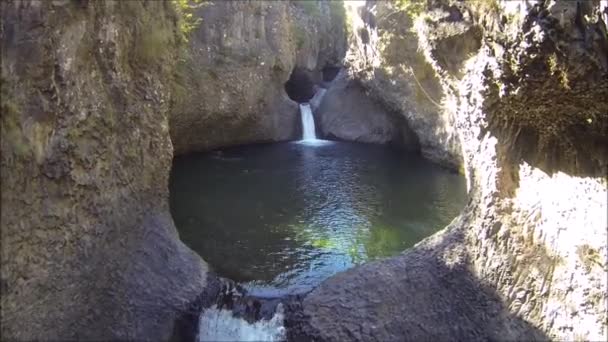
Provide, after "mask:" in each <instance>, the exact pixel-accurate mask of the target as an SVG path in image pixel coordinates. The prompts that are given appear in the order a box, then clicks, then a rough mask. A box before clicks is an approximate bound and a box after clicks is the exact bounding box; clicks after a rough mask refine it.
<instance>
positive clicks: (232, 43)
mask: <svg viewBox="0 0 608 342" xmlns="http://www.w3.org/2000/svg"><path fill="white" fill-rule="evenodd" d="M195 14H196V15H197V16H198V17H200V18H201V19H202V23H203V24H202V25H200V26H199V27H198V29H197V30H196V31H195V32H194V33H193V36H192V38H191V40H190V47H189V51H188V53H187V54H186V55H185V56H184V57H183V58H182V60H180V62H179V65H178V68H179V70H178V82H177V87H176V88H177V96H176V100H175V105H174V107H173V108H172V113H171V118H170V123H171V125H170V127H171V137H172V140H173V144H174V147H175V151H176V153H184V152H188V151H201V150H209V149H213V148H216V147H221V146H229V145H237V144H245V143H256V142H269V141H283V140H294V139H298V138H299V137H300V135H301V125H300V114H299V108H298V105H297V103H296V102H295V101H294V100H292V99H290V98H289V96H288V93H287V92H286V91H285V84H286V83H288V81H290V79H291V78H293V77H295V78H297V80H296V81H297V82H294V83H296V84H295V85H294V87H293V88H294V92H295V93H294V94H292V96H293V97H294V99H295V100H302V101H304V100H307V99H309V98H310V97H312V94H314V91H313V89H312V86H313V85H314V84H320V83H321V82H322V70H323V68H325V67H327V66H339V65H341V63H342V59H343V56H344V54H345V52H346V36H345V34H344V29H345V28H344V20H345V18H344V12H343V10H342V8H341V7H340V6H336V5H335V4H332V3H328V2H319V3H316V2H310V1H294V2H287V1H267V2H263V1H252V2H245V1H217V2H213V3H207V4H204V5H203V6H202V7H201V8H200V9H199V10H198V11H197V12H196V13H195ZM288 89H289V87H288ZM298 92H299V93H304V95H306V94H309V96H308V97H306V96H304V99H301V98H300V96H299V94H298Z"/></svg>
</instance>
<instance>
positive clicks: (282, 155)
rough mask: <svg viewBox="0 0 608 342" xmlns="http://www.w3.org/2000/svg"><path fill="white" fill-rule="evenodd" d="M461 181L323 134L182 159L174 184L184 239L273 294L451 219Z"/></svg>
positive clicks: (397, 247)
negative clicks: (315, 139) (307, 140)
mask: <svg viewBox="0 0 608 342" xmlns="http://www.w3.org/2000/svg"><path fill="white" fill-rule="evenodd" d="M465 189H466V185H465V181H464V178H462V176H460V175H458V174H454V173H451V172H449V171H447V170H445V169H443V168H440V167H438V166H436V165H434V164H431V163H430V162H428V161H426V160H423V159H422V158H420V157H419V156H417V155H408V154H404V152H402V151H396V150H391V149H387V148H386V147H381V146H376V145H366V144H356V143H345V142H326V141H325V142H323V141H320V142H317V143H312V144H305V143H297V142H295V143H293V142H292V143H280V144H269V145H255V146H244V147H237V148H230V149H225V150H223V151H219V152H217V151H216V152H211V153H207V154H192V155H188V156H184V157H178V158H176V159H175V161H174V165H173V171H172V174H171V184H170V190H171V211H172V214H173V218H174V220H175V223H176V225H177V228H178V230H179V233H180V237H181V239H182V240H183V241H184V242H185V243H186V244H187V245H189V246H190V247H191V248H192V249H193V250H195V251H196V252H198V253H199V254H200V255H201V256H202V257H203V258H204V259H205V260H206V261H207V262H208V263H209V264H210V265H211V266H212V267H213V268H214V269H215V270H216V271H217V272H218V273H219V274H220V275H222V276H225V277H228V278H230V279H233V280H236V281H239V282H241V283H242V284H243V285H244V286H245V287H246V288H248V289H249V291H250V292H251V294H253V295H258V296H270V297H275V296H280V295H284V294H296V293H303V292H307V291H309V290H311V289H313V288H314V287H315V286H317V285H318V284H319V283H320V282H321V281H323V280H325V279H326V278H328V277H330V276H331V275H333V274H335V273H337V272H340V271H343V270H345V269H348V268H350V267H353V266H354V265H356V264H359V263H363V262H366V261H369V260H373V259H377V258H382V257H388V256H392V255H395V254H398V253H399V252H401V251H403V250H404V249H406V248H408V247H411V246H413V245H414V244H415V243H416V242H418V241H420V240H421V239H423V238H425V237H427V236H429V235H431V234H432V233H433V232H435V231H437V230H439V229H441V228H443V227H444V226H446V225H447V224H448V223H449V222H450V221H451V220H452V219H453V218H454V217H456V215H457V214H458V213H459V211H460V210H461V209H462V207H463V206H464V203H465V202H464V201H465V191H466V190H465Z"/></svg>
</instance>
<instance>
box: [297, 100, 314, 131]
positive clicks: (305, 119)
mask: <svg viewBox="0 0 608 342" xmlns="http://www.w3.org/2000/svg"><path fill="white" fill-rule="evenodd" d="M300 113H301V115H302V140H317V134H316V133H315V119H314V117H313V116H312V110H311V109H310V105H309V104H308V103H300Z"/></svg>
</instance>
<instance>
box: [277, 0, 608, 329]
mask: <svg viewBox="0 0 608 342" xmlns="http://www.w3.org/2000/svg"><path fill="white" fill-rule="evenodd" d="M376 5H378V6H380V5H382V3H379V4H376ZM376 5H375V4H370V3H368V4H367V5H366V6H365V10H361V13H367V12H365V11H370V12H371V13H372V14H373V13H374V12H373V11H374V10H375V6H376ZM600 10H601V8H600V6H599V4H598V3H593V2H586V3H578V4H577V3H576V2H565V1H564V2H557V3H546V4H545V3H544V2H540V3H529V2H523V1H522V2H515V1H507V2H500V3H499V2H492V1H487V2H485V1H484V2H457V1H454V2H452V1H436V2H433V3H432V4H431V5H430V7H427V8H426V9H425V11H424V13H422V15H420V16H418V17H417V19H416V20H414V21H413V22H412V25H413V27H414V28H415V29H416V32H417V40H418V41H417V44H418V47H419V48H420V50H421V52H422V54H423V56H424V58H425V63H428V64H429V65H430V66H431V67H432V69H433V70H434V71H435V72H436V74H437V75H439V76H440V77H438V78H437V80H438V82H439V83H440V89H441V93H442V94H443V97H442V103H445V106H442V107H441V108H440V110H441V111H445V112H446V113H444V114H442V115H444V116H445V117H448V118H452V119H451V120H452V122H453V125H454V128H455V130H456V134H457V136H458V139H459V141H460V146H461V148H462V161H463V168H464V171H465V173H466V176H467V180H468V184H469V196H470V202H469V204H468V205H467V207H466V208H465V210H464V212H463V214H462V215H461V216H460V217H459V218H458V219H456V220H455V221H454V222H453V223H452V224H451V225H450V226H448V227H447V228H446V229H445V230H444V231H442V232H441V233H440V234H438V235H436V236H433V237H431V238H429V239H427V240H425V241H423V242H421V243H420V244H418V245H417V246H416V247H414V248H413V249H412V250H411V251H407V252H405V253H404V254H402V255H400V256H398V257H396V258H391V259H388V260H385V261H380V262H377V263H373V264H369V265H364V266H362V267H359V268H355V269H352V270H349V271H347V272H345V273H343V274H338V275H336V276H335V277H333V278H330V279H329V280H328V281H327V282H326V283H324V284H323V285H322V286H320V287H319V288H318V289H316V290H315V291H313V292H312V293H311V294H309V295H308V296H307V297H306V298H304V300H303V301H302V304H301V307H300V308H299V310H298V309H295V310H294V312H295V314H293V315H292V316H290V317H291V318H290V320H289V321H288V323H289V324H290V327H291V333H292V337H295V338H309V337H314V338H315V339H318V340H344V339H349V340H361V341H368V340H390V339H399V340H403V339H410V340H416V341H418V340H436V339H437V338H438V337H439V338H440V339H441V338H445V339H452V338H457V339H462V340H487V339H517V340H520V339H526V340H529V339H549V338H550V339H559V340H605V339H606V338H607V334H608V332H607V327H606V322H607V317H606V309H607V308H606V303H607V297H606V296H607V293H608V291H607V290H608V289H607V284H606V272H607V270H608V265H607V263H606V260H607V246H606V241H607V227H606V222H607V203H606V198H607V190H606V179H605V178H604V176H605V174H606V170H607V169H606V156H608V153H607V152H608V151H606V148H607V146H608V145H607V144H606V139H607V137H608V131H607V127H608V101H606V100H605V99H607V98H608V88H607V86H606V85H607V83H606V82H608V81H607V80H608V71H607V65H606V56H608V54H607V53H608V49H606V41H607V39H608V38H607V37H606V28H605V23H604V22H603V21H602V19H601V15H600V14H599V13H600ZM389 13H390V11H389ZM412 14H414V15H416V13H413V12H411V11H410V12H409V14H408V11H404V12H403V13H401V14H400V15H406V16H408V17H410V16H411V15H412ZM366 16H367V17H368V18H369V14H366ZM380 20H381V19H380V18H377V19H376V21H375V22H376V23H378V22H380ZM385 20H386V19H385ZM410 20H411V18H410ZM378 25H379V26H381V25H382V24H381V23H378ZM368 26H369V25H368ZM369 36H370V37H371V38H370V39H369V40H368V41H370V42H373V41H374V37H375V36H374V34H370V35H369ZM369 51H370V50H366V51H364V52H367V53H368V55H367V56H368V57H369V58H371V57H373V54H372V55H371V57H370V55H369ZM463 53H464V55H463ZM355 62H360V61H359V60H357V59H355ZM377 65H379V66H380V67H382V64H381V63H380V61H378V64H377ZM392 66H393V65H391V64H388V65H385V66H384V68H385V69H387V71H388V70H390V67H392ZM374 82H375V81H374ZM414 84H415V86H420V84H416V82H415V81H414ZM411 87H414V85H411ZM387 96H388V99H387V101H389V102H390V101H391V98H390V94H388V95H387ZM412 115H414V116H416V115H421V113H420V112H414V114H412ZM421 120H424V119H421ZM412 128H413V129H414V130H416V125H415V124H413V125H412ZM437 129H438V130H439V131H440V127H438V128H437ZM417 132H418V133H419V136H420V141H421V144H422V145H423V149H424V146H425V145H424V144H425V143H424V139H425V138H424V137H423V135H421V134H420V132H421V131H420V130H417ZM439 141H441V140H439ZM428 146H429V145H427V147H428ZM429 270H430V271H429ZM471 289H473V291H471Z"/></svg>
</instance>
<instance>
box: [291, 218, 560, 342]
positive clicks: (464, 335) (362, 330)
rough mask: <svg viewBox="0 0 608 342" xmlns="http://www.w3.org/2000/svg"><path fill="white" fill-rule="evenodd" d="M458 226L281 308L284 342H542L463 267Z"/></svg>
mask: <svg viewBox="0 0 608 342" xmlns="http://www.w3.org/2000/svg"><path fill="white" fill-rule="evenodd" d="M462 246H464V234H463V233H462V231H459V230H458V229H451V230H447V231H446V232H444V233H442V234H440V235H438V236H434V237H432V238H430V239H427V240H425V241H423V242H422V243H421V244H420V245H418V246H417V247H415V248H413V249H411V250H409V251H407V252H405V253H403V254H402V255H400V256H398V257H395V258H390V259H386V260H382V261H379V262H373V263H369V264H365V265H363V266H361V267H357V268H354V269H351V270H348V271H346V272H343V273H340V274H338V275H336V276H334V277H332V278H330V279H329V280H327V281H325V282H324V283H323V284H321V286H320V287H319V288H317V289H316V290H314V291H313V292H311V293H310V294H309V295H307V296H306V297H305V298H304V299H303V300H301V301H292V302H291V303H289V304H288V305H287V306H286V307H287V310H286V311H287V315H286V322H285V326H286V328H287V331H288V338H289V340H292V341H309V340H315V341H406V340H407V341H427V340H428V341H447V340H450V341H481V340H483V341H487V340H548V339H549V338H548V337H547V336H546V335H545V334H544V333H543V332H542V331H540V330H539V329H538V328H536V327H534V326H532V325H531V324H529V323H528V322H526V321H524V320H523V319H521V318H519V317H517V316H514V315H512V314H510V313H509V312H508V311H507V308H506V307H505V304H504V303H503V302H502V301H501V299H500V298H499V296H498V294H497V293H496V292H495V290H494V289H493V288H491V287H490V286H487V285H485V284H484V283H483V282H482V281H481V280H479V279H477V278H476V276H475V275H474V274H473V273H472V272H471V270H470V263H469V260H468V259H469V258H468V256H467V255H466V253H465V251H464V249H463V248H462Z"/></svg>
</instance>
